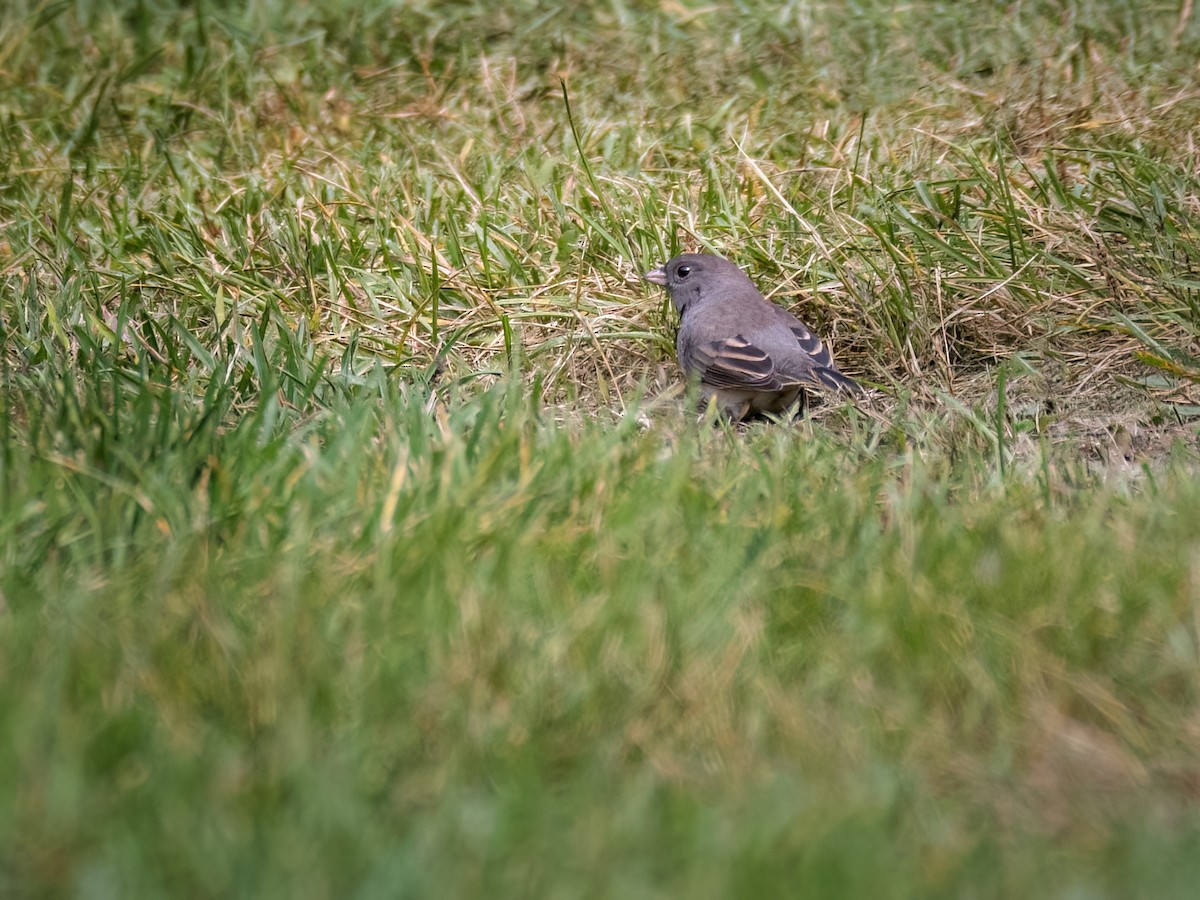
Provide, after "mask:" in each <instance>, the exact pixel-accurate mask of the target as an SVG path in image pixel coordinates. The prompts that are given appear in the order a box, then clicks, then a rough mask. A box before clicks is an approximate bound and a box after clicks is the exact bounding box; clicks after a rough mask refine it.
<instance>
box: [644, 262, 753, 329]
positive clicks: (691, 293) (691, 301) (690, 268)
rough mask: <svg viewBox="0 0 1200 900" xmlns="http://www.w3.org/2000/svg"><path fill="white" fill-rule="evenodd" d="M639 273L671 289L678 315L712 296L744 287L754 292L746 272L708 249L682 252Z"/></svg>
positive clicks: (731, 294) (732, 293) (730, 294)
mask: <svg viewBox="0 0 1200 900" xmlns="http://www.w3.org/2000/svg"><path fill="white" fill-rule="evenodd" d="M642 277H643V278H644V279H646V281H649V282H651V283H652V284H659V285H662V286H663V287H665V288H666V289H667V291H669V292H670V294H671V301H672V302H673V303H674V304H675V309H676V310H678V312H679V315H680V316H682V315H684V313H685V312H687V311H688V310H689V309H690V308H692V307H693V306H698V305H700V304H702V303H704V302H705V301H707V300H708V299H711V298H713V297H721V296H726V297H735V296H738V295H740V294H742V293H743V292H744V291H745V290H746V288H747V287H749V288H750V290H751V291H752V292H755V293H756V291H755V288H754V285H753V284H752V283H751V282H750V279H749V278H748V277H747V276H746V273H745V272H743V271H742V270H741V269H739V268H738V267H737V266H736V265H734V264H733V263H731V262H730V261H729V260H727V259H724V258H722V257H720V256H712V255H710V254H707V253H681V254H680V255H679V256H676V257H674V258H672V259H669V260H667V261H666V262H665V263H663V264H662V265H661V266H659V267H658V268H657V269H652V270H651V271H649V272H647V273H646V274H645V275H643V276H642Z"/></svg>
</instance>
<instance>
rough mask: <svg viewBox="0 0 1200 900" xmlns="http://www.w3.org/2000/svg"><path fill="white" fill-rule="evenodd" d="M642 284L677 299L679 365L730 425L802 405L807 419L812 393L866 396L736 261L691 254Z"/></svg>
mask: <svg viewBox="0 0 1200 900" xmlns="http://www.w3.org/2000/svg"><path fill="white" fill-rule="evenodd" d="M642 277H643V278H645V279H646V280H647V281H650V282H653V283H654V284H659V285H662V286H663V287H665V288H666V289H667V290H668V291H669V292H670V294H671V300H672V301H673V302H674V304H675V309H676V310H677V311H678V312H679V334H678V335H677V336H676V338H675V351H676V354H677V356H678V358H679V365H680V366H681V367H682V368H683V371H684V372H685V373H686V374H687V375H688V376H689V377H691V378H698V379H699V381H700V390H701V392H702V394H703V397H704V400H705V402H706V403H707V402H708V400H709V399H710V398H712V397H715V398H716V401H717V405H718V406H719V407H720V408H721V410H722V411H724V413H725V414H726V415H727V416H729V417H730V418H731V419H733V420H735V421H740V420H741V419H744V418H747V417H749V416H756V415H762V414H763V413H782V412H785V411H786V410H788V409H789V408H791V407H792V406H793V405H796V404H798V411H799V412H800V413H803V411H804V406H805V399H806V398H805V388H806V387H823V388H828V389H831V390H834V391H839V392H841V393H845V394H858V393H861V392H862V388H861V387H859V385H858V383H857V382H855V381H854V380H853V379H851V378H847V377H846V376H845V375H843V374H842V373H841V372H839V371H838V368H837V365H835V364H834V361H833V356H832V355H831V354H830V352H829V348H828V347H826V346H825V345H824V344H823V343H821V339H820V338H818V337H817V336H816V335H815V334H813V333H812V331H811V330H809V328H808V326H807V325H805V324H804V323H803V322H801V321H800V320H799V319H797V318H796V317H795V316H793V315H792V314H791V313H790V312H788V311H787V310H786V309H784V308H782V307H780V306H776V305H775V304H774V303H772V302H770V301H769V300H767V299H766V298H765V297H764V296H763V295H762V294H760V293H759V291H758V288H756V287H755V286H754V283H753V282H752V281H751V280H750V279H749V278H748V277H747V276H746V273H745V272H743V271H742V270H741V269H739V268H738V267H737V266H736V265H734V264H733V263H732V262H730V261H729V260H727V259H723V258H722V257H720V256H711V255H709V254H704V253H684V254H682V255H680V256H676V257H675V258H674V259H671V260H669V261H667V262H666V263H664V264H663V265H661V266H659V267H658V268H657V269H654V270H653V271H651V272H647V273H646V274H645V275H643V276H642Z"/></svg>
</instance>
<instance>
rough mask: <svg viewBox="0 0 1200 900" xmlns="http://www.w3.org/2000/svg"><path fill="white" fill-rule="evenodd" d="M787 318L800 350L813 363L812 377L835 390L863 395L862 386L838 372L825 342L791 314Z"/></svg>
mask: <svg viewBox="0 0 1200 900" xmlns="http://www.w3.org/2000/svg"><path fill="white" fill-rule="evenodd" d="M787 317H788V319H789V320H790V321H789V322H788V328H789V329H790V330H791V332H792V335H793V336H794V337H795V338H796V342H797V343H798V344H799V345H800V349H801V350H802V351H804V353H805V354H806V355H807V356H808V360H807V361H806V362H808V361H811V371H812V377H813V378H814V379H816V381H817V382H819V383H820V384H823V385H825V386H826V387H830V388H833V389H834V390H837V391H845V392H846V393H849V394H861V393H862V386H861V385H859V383H858V382H857V381H855V380H854V379H853V378H847V377H846V376H845V375H843V374H842V373H841V372H839V371H838V367H837V364H836V363H834V361H833V354H832V353H830V352H829V348H828V347H826V346H825V344H824V342H823V341H822V340H821V339H820V338H819V337H817V336H816V335H815V334H813V333H812V331H811V330H809V327H808V326H807V325H805V324H804V323H803V322H801V321H800V320H799V319H797V318H796V317H795V316H793V315H792V314H791V313H787ZM805 368H808V366H806V367H805Z"/></svg>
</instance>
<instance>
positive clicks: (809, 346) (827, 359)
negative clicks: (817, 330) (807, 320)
mask: <svg viewBox="0 0 1200 900" xmlns="http://www.w3.org/2000/svg"><path fill="white" fill-rule="evenodd" d="M788 318H789V319H791V321H790V322H788V328H790V329H791V332H792V334H793V335H795V337H796V341H797V342H798V343H799V344H800V349H801V350H803V351H804V352H805V353H807V354H808V355H809V356H810V357H811V358H812V362H813V365H814V366H816V367H817V368H822V369H827V368H830V367H831V366H833V354H832V353H830V352H829V348H828V347H826V346H825V344H824V343H823V342H822V341H821V339H820V338H819V337H817V336H816V335H815V334H813V333H812V331H810V330H809V327H808V326H807V325H805V324H804V323H803V322H801V321H800V320H799V319H797V318H796V317H795V316H793V315H790V314H789V315H788Z"/></svg>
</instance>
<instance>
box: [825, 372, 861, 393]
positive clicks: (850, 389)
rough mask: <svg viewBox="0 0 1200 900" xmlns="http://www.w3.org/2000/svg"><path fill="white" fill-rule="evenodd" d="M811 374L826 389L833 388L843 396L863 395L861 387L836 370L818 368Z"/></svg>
mask: <svg viewBox="0 0 1200 900" xmlns="http://www.w3.org/2000/svg"><path fill="white" fill-rule="evenodd" d="M813 374H814V375H815V376H816V377H817V380H818V381H819V382H821V384H823V385H825V386H826V387H830V388H833V389H834V390H835V391H841V392H842V393H843V394H861V393H863V388H862V385H861V384H859V383H858V382H857V381H855V380H854V379H853V378H849V377H847V376H845V375H843V374H842V373H841V372H839V371H838V370H837V369H828V368H819V369H814V370H813Z"/></svg>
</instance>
